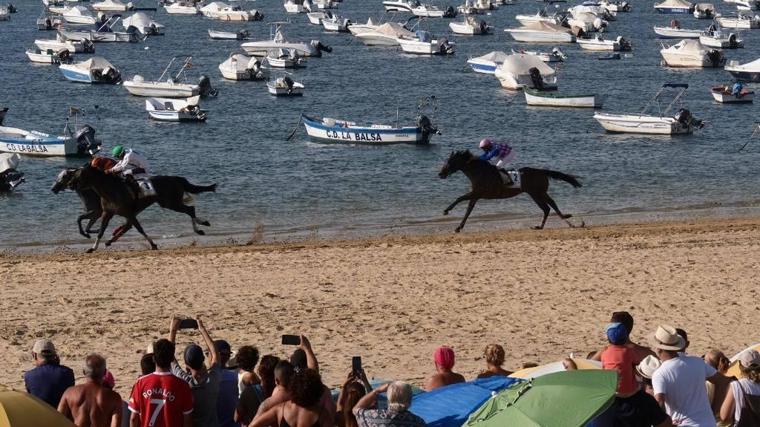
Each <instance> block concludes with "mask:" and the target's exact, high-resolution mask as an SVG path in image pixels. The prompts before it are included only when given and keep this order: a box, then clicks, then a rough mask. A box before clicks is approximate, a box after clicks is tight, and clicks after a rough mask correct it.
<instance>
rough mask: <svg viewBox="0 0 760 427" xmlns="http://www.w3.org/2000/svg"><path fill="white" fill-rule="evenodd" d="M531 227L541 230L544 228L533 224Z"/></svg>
mask: <svg viewBox="0 0 760 427" xmlns="http://www.w3.org/2000/svg"><path fill="white" fill-rule="evenodd" d="M531 228H532V229H534V230H543V229H544V227H543V226H542V225H534V226H533V227H531Z"/></svg>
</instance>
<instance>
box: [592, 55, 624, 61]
mask: <svg viewBox="0 0 760 427" xmlns="http://www.w3.org/2000/svg"><path fill="white" fill-rule="evenodd" d="M621 58H622V57H621V56H620V54H619V53H608V54H607V55H604V56H600V57H598V58H596V59H597V60H599V61H613V60H618V59H621Z"/></svg>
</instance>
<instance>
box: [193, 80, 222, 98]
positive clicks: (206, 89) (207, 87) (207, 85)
mask: <svg viewBox="0 0 760 427" xmlns="http://www.w3.org/2000/svg"><path fill="white" fill-rule="evenodd" d="M198 86H200V95H201V96H202V97H204V98H205V97H207V96H216V95H217V94H218V93H219V91H217V90H216V89H214V88H213V87H211V79H209V78H208V76H206V75H202V76H201V78H200V80H198Z"/></svg>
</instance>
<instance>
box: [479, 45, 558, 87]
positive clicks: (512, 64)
mask: <svg viewBox="0 0 760 427" xmlns="http://www.w3.org/2000/svg"><path fill="white" fill-rule="evenodd" d="M532 69H535V70H536V71H533V72H531V70H532ZM531 73H532V74H531ZM494 76H495V77H496V78H497V79H498V80H499V83H500V84H501V87H503V88H505V89H510V90H520V89H522V88H524V87H526V86H527V87H531V88H536V89H540V90H548V89H556V87H557V86H556V78H554V76H555V71H554V69H553V68H552V67H550V66H548V65H546V64H545V63H544V61H542V60H541V59H539V58H538V57H537V56H534V55H527V54H519V53H518V54H512V55H508V56H507V57H506V58H504V60H503V61H502V62H501V64H499V65H498V66H497V67H496V71H495V72H494Z"/></svg>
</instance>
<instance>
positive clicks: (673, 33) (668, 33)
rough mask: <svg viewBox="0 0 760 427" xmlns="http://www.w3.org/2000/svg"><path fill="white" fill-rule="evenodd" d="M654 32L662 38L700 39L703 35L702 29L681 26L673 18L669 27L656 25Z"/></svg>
mask: <svg viewBox="0 0 760 427" xmlns="http://www.w3.org/2000/svg"><path fill="white" fill-rule="evenodd" d="M654 32H655V34H657V35H658V36H660V38H665V39H698V38H699V36H700V35H702V30H697V29H690V28H681V24H680V23H679V22H678V21H676V20H673V21H671V22H670V25H669V26H667V27H658V26H655V27H654Z"/></svg>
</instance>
